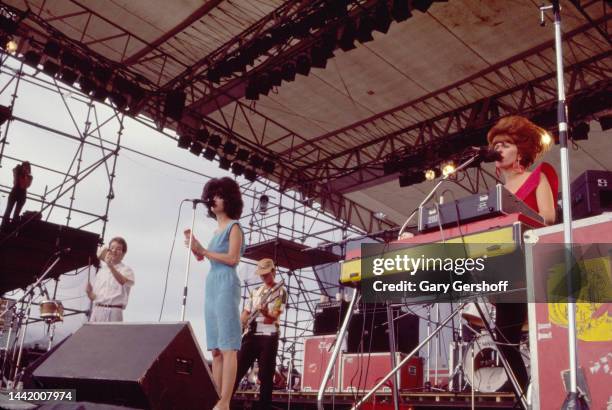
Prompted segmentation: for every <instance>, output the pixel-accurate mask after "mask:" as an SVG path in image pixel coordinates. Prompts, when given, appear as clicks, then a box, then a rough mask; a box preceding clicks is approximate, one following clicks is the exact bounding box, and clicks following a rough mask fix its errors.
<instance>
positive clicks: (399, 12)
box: [391, 0, 412, 23]
mask: <svg viewBox="0 0 612 410" xmlns="http://www.w3.org/2000/svg"><path fill="white" fill-rule="evenodd" d="M391 15H392V16H393V19H394V20H395V21H397V22H398V23H399V22H400V21H404V20H407V19H408V18H410V17H412V13H410V8H409V7H408V0H393V5H392V7H391Z"/></svg>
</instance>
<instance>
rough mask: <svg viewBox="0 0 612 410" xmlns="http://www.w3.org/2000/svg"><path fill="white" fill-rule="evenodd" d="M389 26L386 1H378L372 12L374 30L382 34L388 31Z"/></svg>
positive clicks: (389, 17)
mask: <svg viewBox="0 0 612 410" xmlns="http://www.w3.org/2000/svg"><path fill="white" fill-rule="evenodd" d="M390 26H391V15H390V14H389V8H388V7H387V2H386V1H379V2H378V5H377V6H376V9H375V10H374V29H375V30H376V31H379V32H381V33H383V34H386V33H387V32H388V31H389V27H390Z"/></svg>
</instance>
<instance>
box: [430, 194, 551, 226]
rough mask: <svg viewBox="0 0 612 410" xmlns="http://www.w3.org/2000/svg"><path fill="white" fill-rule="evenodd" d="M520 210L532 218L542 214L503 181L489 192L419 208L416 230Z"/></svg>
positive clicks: (452, 224)
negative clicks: (512, 191) (417, 227)
mask: <svg viewBox="0 0 612 410" xmlns="http://www.w3.org/2000/svg"><path fill="white" fill-rule="evenodd" d="M512 213H521V214H523V215H525V216H527V217H529V218H531V219H533V220H534V221H538V222H542V223H543V221H544V220H543V218H542V217H541V216H540V215H539V214H538V213H537V212H536V211H534V210H533V209H531V208H530V207H528V206H527V205H526V204H525V203H524V202H523V201H521V200H520V199H518V198H517V197H516V196H514V195H513V194H512V193H510V191H508V190H507V189H506V188H504V186H503V185H501V184H497V185H496V186H495V187H494V188H491V189H490V190H489V192H486V193H482V194H474V195H470V196H466V197H464V198H461V199H458V200H457V201H452V202H448V203H445V204H442V205H437V206H436V205H428V206H422V207H421V208H419V232H428V231H433V230H435V229H440V227H442V228H447V227H450V226H456V225H458V224H465V223H468V222H474V221H478V220H481V219H487V218H491V217H494V216H498V215H506V214H512Z"/></svg>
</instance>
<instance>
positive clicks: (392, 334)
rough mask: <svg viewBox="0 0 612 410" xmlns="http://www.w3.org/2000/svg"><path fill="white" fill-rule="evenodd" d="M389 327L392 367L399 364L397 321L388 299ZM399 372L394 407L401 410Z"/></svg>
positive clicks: (394, 383) (394, 379)
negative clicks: (396, 338) (396, 345)
mask: <svg viewBox="0 0 612 410" xmlns="http://www.w3.org/2000/svg"><path fill="white" fill-rule="evenodd" d="M387 327H388V329H389V351H390V352H391V368H394V367H395V366H396V365H397V358H396V357H395V323H394V322H393V309H392V308H391V303H389V301H387ZM399 385H400V382H399V373H395V377H394V378H393V408H394V409H395V410H399Z"/></svg>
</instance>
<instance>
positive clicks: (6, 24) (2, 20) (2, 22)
mask: <svg viewBox="0 0 612 410" xmlns="http://www.w3.org/2000/svg"><path fill="white" fill-rule="evenodd" d="M17 27H18V24H17V22H16V21H14V20H13V19H10V18H8V17H5V16H0V30H2V31H4V32H5V33H6V34H15V33H16V32H17Z"/></svg>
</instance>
